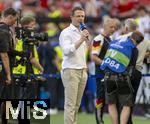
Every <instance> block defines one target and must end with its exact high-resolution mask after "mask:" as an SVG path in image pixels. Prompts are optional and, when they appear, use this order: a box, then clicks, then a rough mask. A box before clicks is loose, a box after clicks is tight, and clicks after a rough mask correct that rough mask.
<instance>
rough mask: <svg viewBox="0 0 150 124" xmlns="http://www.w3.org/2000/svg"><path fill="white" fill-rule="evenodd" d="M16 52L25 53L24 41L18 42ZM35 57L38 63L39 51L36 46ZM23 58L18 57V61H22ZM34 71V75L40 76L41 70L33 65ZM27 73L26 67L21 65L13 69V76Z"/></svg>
mask: <svg viewBox="0 0 150 124" xmlns="http://www.w3.org/2000/svg"><path fill="white" fill-rule="evenodd" d="M15 50H17V51H23V41H22V40H18V42H17V43H16V47H15ZM33 54H34V57H35V59H36V60H37V61H39V56H38V53H37V49H36V46H34V53H33ZM20 59H21V57H20V56H16V60H17V61H18V60H20ZM32 69H33V72H34V74H40V73H39V70H38V69H37V68H36V67H34V65H32ZM25 73H26V66H22V65H21V64H19V65H18V66H17V67H13V74H25Z"/></svg>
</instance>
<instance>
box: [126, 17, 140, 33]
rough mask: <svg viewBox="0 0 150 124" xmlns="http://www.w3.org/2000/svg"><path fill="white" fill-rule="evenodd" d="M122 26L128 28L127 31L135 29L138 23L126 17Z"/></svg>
mask: <svg viewBox="0 0 150 124" xmlns="http://www.w3.org/2000/svg"><path fill="white" fill-rule="evenodd" d="M124 26H125V27H127V28H128V30H129V31H134V30H136V29H137V27H138V25H137V23H136V22H135V20H134V19H132V18H128V19H126V20H125V21H124Z"/></svg>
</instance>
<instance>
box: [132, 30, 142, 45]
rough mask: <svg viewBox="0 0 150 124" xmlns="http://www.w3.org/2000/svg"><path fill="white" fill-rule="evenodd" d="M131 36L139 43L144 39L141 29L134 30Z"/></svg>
mask: <svg viewBox="0 0 150 124" xmlns="http://www.w3.org/2000/svg"><path fill="white" fill-rule="evenodd" d="M131 38H132V39H133V40H135V41H136V43H137V44H139V43H141V42H142V41H143V40H144V36H143V34H142V33H141V32H139V31H134V32H133V33H132V35H131Z"/></svg>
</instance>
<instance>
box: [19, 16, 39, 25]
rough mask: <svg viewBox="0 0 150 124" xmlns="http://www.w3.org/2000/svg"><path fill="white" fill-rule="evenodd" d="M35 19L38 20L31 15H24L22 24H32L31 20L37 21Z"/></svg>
mask: <svg viewBox="0 0 150 124" xmlns="http://www.w3.org/2000/svg"><path fill="white" fill-rule="evenodd" d="M35 21H36V20H35V18H34V17H31V16H24V17H22V18H21V20H20V24H21V25H22V26H25V25H28V24H30V23H31V22H35Z"/></svg>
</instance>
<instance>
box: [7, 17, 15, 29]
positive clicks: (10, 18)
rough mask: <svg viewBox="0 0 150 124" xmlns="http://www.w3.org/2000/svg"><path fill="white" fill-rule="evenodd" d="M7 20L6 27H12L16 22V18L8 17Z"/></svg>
mask: <svg viewBox="0 0 150 124" xmlns="http://www.w3.org/2000/svg"><path fill="white" fill-rule="evenodd" d="M7 20H8V23H9V24H8V25H10V26H13V25H14V24H15V23H16V21H17V16H13V15H9V16H8V17H7Z"/></svg>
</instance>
